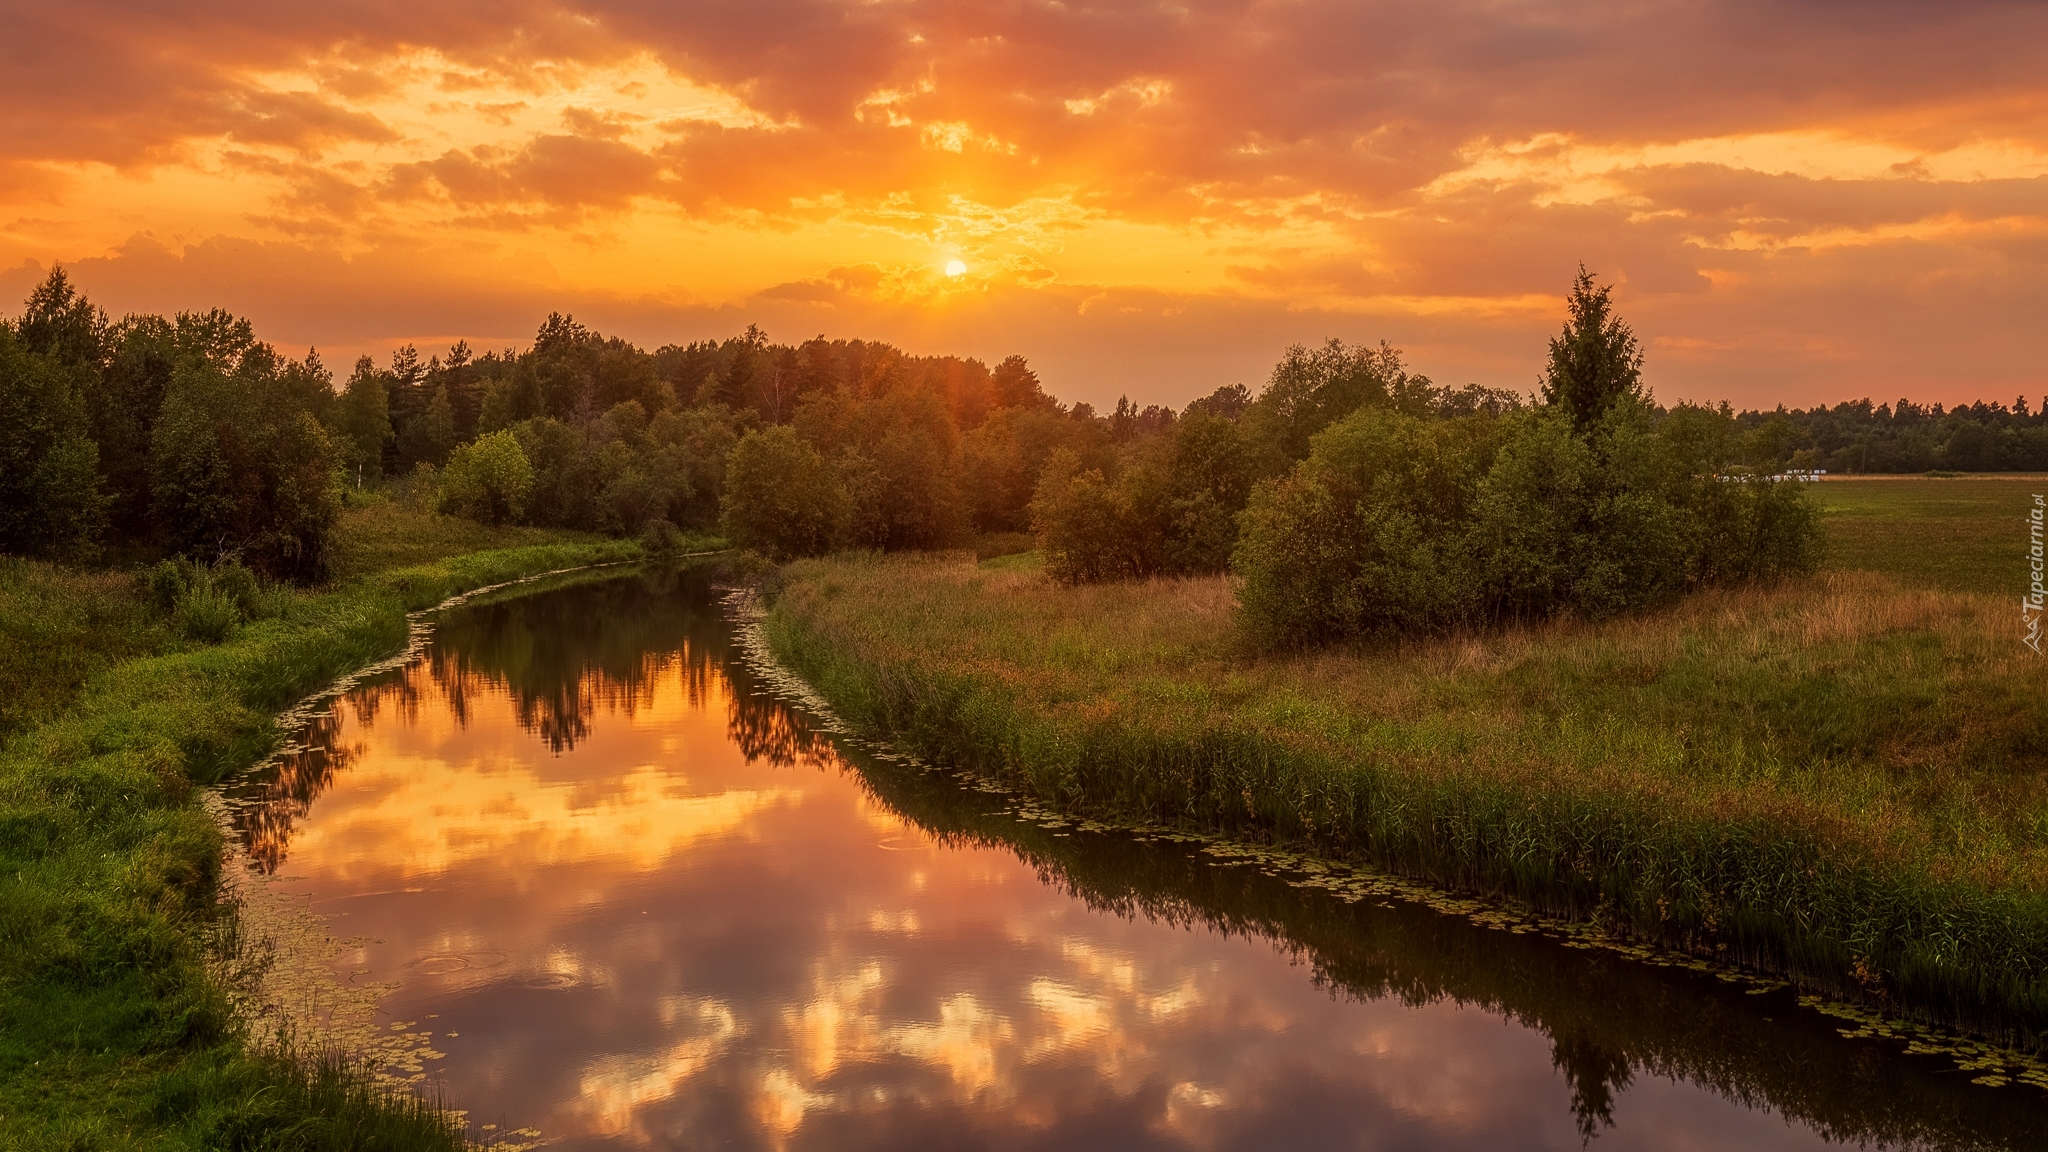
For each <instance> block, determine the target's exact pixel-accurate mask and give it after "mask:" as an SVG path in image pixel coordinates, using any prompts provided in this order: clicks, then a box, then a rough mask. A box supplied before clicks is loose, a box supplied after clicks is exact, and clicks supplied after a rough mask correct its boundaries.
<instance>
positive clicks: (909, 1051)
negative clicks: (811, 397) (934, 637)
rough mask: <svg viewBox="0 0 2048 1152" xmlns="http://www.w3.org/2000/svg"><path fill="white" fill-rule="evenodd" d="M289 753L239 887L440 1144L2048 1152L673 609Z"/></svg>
mask: <svg viewBox="0 0 2048 1152" xmlns="http://www.w3.org/2000/svg"><path fill="white" fill-rule="evenodd" d="M302 745H303V748H302V750H300V751H297V752H294V753H293V754H292V755H290V756H288V757H286V758H285V759H284V760H283V762H282V763H281V764H279V765H278V766H277V768H276V769H275V770H274V771H272V772H269V773H266V774H263V775H261V776H259V777H256V778H253V779H251V780H249V781H246V782H244V783H243V784H241V785H240V786H238V788H237V789H236V790H235V791H234V793H233V795H232V797H231V799H232V800H233V809H232V810H233V819H234V822H235V827H236V831H237V833H238V836H239V839H240V841H241V845H242V848H243V850H244V854H245V857H246V864H247V866H248V867H249V868H251V869H253V870H255V871H257V872H259V873H262V874H263V875H264V876H265V877H267V879H264V880H263V881H262V882H261V887H262V888H263V890H264V891H265V892H266V893H268V894H269V898H272V899H279V900H282V901H284V902H288V903H291V904H294V905H295V906H299V907H303V908H310V909H311V911H312V912H313V913H315V914H317V915H318V916H319V917H320V918H321V921H320V922H321V923H322V924H323V925H324V927H325V930H326V931H327V932H330V933H332V934H334V936H335V937H337V938H338V939H339V940H340V941H341V943H340V944H338V945H337V946H336V947H335V948H334V949H332V953H331V955H328V956H326V957H324V958H323V960H322V963H324V964H327V965H329V966H330V970H331V973H332V977H333V979H334V981H335V983H336V986H337V987H343V988H349V989H354V990H355V991H356V994H357V996H358V998H359V1002H360V1004H361V1005H362V1006H363V1007H364V1011H365V1012H366V1013H367V1014H368V1015H366V1017H365V1018H366V1019H368V1020H370V1024H369V1027H371V1028H373V1029H374V1030H375V1031H376V1032H377V1033H378V1034H379V1035H382V1036H387V1037H403V1038H404V1039H405V1041H406V1043H409V1044H410V1045H411V1048H410V1049H408V1051H409V1052H410V1053H411V1055H410V1056H406V1057H403V1058H395V1059H399V1062H400V1063H406V1062H407V1061H415V1062H416V1063H413V1064H409V1065H408V1066H412V1067H417V1068H418V1069H419V1072H418V1074H419V1075H422V1076H424V1077H425V1078H426V1080H427V1082H428V1083H429V1084H430V1085H431V1086H432V1087H433V1088H435V1089H438V1090H439V1091H441V1092H442V1093H444V1095H445V1097H446V1098H447V1099H448V1100H449V1102H450V1103H451V1104H453V1105H455V1106H457V1107H460V1108H462V1109H464V1110H466V1113H467V1118H468V1122H469V1123H470V1124H471V1126H472V1133H473V1134H474V1135H476V1136H478V1137H480V1138H489V1139H504V1140H507V1141H508V1142H513V1143H518V1142H526V1143H532V1142H534V1141H536V1140H538V1141H541V1142H544V1144H545V1146H547V1147H550V1148H656V1149H667V1148H770V1149H784V1148H788V1149H799V1148H801V1149H835V1150H837V1149H867V1148H877V1149H881V1148H891V1149H895V1148H918V1149H949V1148H961V1149H969V1148H973V1149H1014V1148H1060V1149H1134V1148H1197V1149H1238V1148H1245V1149H1251V1148H1261V1149H1263V1148H1288V1149H1320V1148H1347V1149H1349V1148H1359V1149H1365V1148H1371V1149H1397V1148H1398V1149H1488V1150H1497V1149H1551V1148H1555V1149H1576V1148H1581V1147H1585V1146H1587V1145H1588V1142H1589V1141H1590V1144H1591V1146H1592V1147H1595V1148H1600V1149H1636V1148H1643V1149H1704V1148H1745V1149H1752V1148H1753V1149H1792V1148H1820V1147H1823V1146H1829V1145H1831V1144H1832V1145H1839V1144H1842V1143H1848V1144H1851V1145H1855V1144H1865V1145H1870V1146H1885V1147H1928V1148H1942V1149H1948V1148H1998V1149H2008V1148H2009V1149H2021V1148H2041V1147H2044V1146H2048V1093H2043V1092H2041V1091H2040V1090H2038V1089H2034V1088H2031V1087H2026V1086H2021V1085H2013V1086H2009V1087H2005V1088H1987V1087H1981V1086H1979V1085H1976V1084H1973V1083H1971V1074H1970V1073H1968V1072H1965V1071H1961V1070H1958V1068H1957V1067H1956V1065H1955V1062H1954V1061H1953V1060H1951V1059H1948V1058H1945V1057H1942V1056H1927V1055H1919V1056H1913V1055H1906V1054H1905V1053H1904V1052H1903V1048H1902V1045H1900V1044H1898V1043H1897V1042H1895V1041H1885V1040H1875V1039H1845V1038H1843V1037H1842V1035H1841V1034H1840V1030H1841V1028H1842V1027H1843V1025H1842V1022H1841V1021H1838V1020H1832V1019H1830V1018H1828V1017H1825V1016H1823V1015H1821V1014H1819V1013H1817V1012H1814V1011H1811V1010H1807V1009H1802V1008H1800V1007H1799V1006H1798V1005H1797V1003H1796V999H1795V997H1794V996H1793V994H1792V993H1790V992H1789V991H1778V992H1768V993H1765V994H1761V995H1759V994H1753V993H1752V992H1748V991H1745V990H1744V989H1743V988H1741V987H1738V986H1731V985H1729V984H1726V983H1724V982H1722V981H1719V980H1716V979H1715V978H1713V977H1712V976H1710V975H1703V974H1700V973H1695V972H1688V971H1683V970H1670V969H1660V968H1653V967H1650V966H1647V965H1644V964H1641V963H1638V962H1634V961H1630V960H1628V959H1625V958H1622V957H1617V956H1613V955H1610V954H1606V953H1601V952H1597V951H1585V950H1577V949H1572V948H1568V947H1565V946H1564V945H1562V944H1560V943H1559V942H1557V941H1555V940H1551V939H1547V938H1543V937H1541V936H1527V935H1514V934H1511V933H1508V932H1504V931H1497V930H1490V929H1487V928H1484V927H1480V926H1477V925H1475V924H1473V923H1471V922H1470V921H1468V920H1466V919H1464V918H1460V917H1455V916H1446V915H1443V914H1441V913H1439V912H1435V911H1431V910H1429V909H1427V908H1423V907H1419V906H1416V905H1412V904H1405V903H1401V902H1397V901H1388V900H1383V899H1376V898H1375V899H1366V900H1362V901H1356V902H1346V901H1344V900H1342V899H1339V898H1338V896H1336V895H1334V894H1332V893H1330V892H1327V891H1323V890H1320V889H1317V888H1312V887H1299V886H1295V885H1294V884H1291V883H1290V882H1289V880H1288V878H1287V877H1286V876H1284V875H1273V874H1268V871H1266V870H1262V869H1261V868H1260V867H1259V866H1258V865H1257V864H1256V863H1250V864H1248V863H1245V862H1243V861H1239V860H1233V859H1229V858H1223V857H1218V856H1216V855H1214V854H1212V853H1205V852H1203V851H1201V850H1200V848H1199V846H1198V845H1190V844H1185V843H1179V842H1174V841H1171V840H1161V839H1158V838H1156V837H1142V836H1134V835H1132V834H1130V833H1127V832H1119V831H1091V830H1086V829H1082V828H1077V827H1073V826H1067V825H1061V824H1060V823H1059V822H1056V821H1046V820H1044V819H1042V818H1040V819H1032V818H1027V817H1021V816H1019V815H1017V814H1015V813H1014V812H1012V811H1011V810H1010V807H1011V805H1010V802H1009V801H1008V799H1007V798H1005V797H1003V796H1000V795H994V794H991V793H988V792H985V791H980V790H977V789H975V788H973V787H969V786H966V785H964V784H963V783H962V782H961V781H959V780H956V779H954V778H953V777H951V776H948V775H944V774H939V773H933V772H926V771H920V770H916V769H913V768H909V767H906V766H904V765H902V764H899V763H896V762H892V761H890V760H886V759H879V758H876V757H873V756H870V755H867V754H864V753H862V752H860V751H858V750H852V749H847V748H843V747H841V746H840V745H839V744H837V743H835V742H834V741H833V740H832V739H830V738H828V737H826V736H824V735H821V734H820V732H819V731H818V729H817V728H816V726H815V725H814V724H813V723H811V722H810V721H809V720H808V719H807V718H806V717H805V716H804V715H803V714H801V713H800V712H798V711H796V710H794V709H792V708H791V707H789V706H788V705H786V704H784V703H782V702H780V701H779V700H777V699H776V698H775V697H774V696H772V695H770V694H769V693H768V691H767V689H766V688H765V686H763V685H762V684H760V683H759V682H758V681H757V679H756V678H755V677H754V676H753V675H751V674H750V673H749V672H748V670H747V668H746V667H745V665H744V663H743V662H742V661H741V659H740V652H739V650H738V647H737V645H736V644H735V641H734V637H733V626H732V624H731V622H730V621H729V620H728V619H727V618H726V617H725V616H724V614H723V613H722V612H721V610H720V608H719V605H718V602H717V600H716V599H715V597H714V595H713V592H712V590H711V588H710V587H709V585H708V583H707V580H706V578H705V577H704V575H703V574H701V573H698V572H692V571H689V570H684V571H660V570H647V571H643V572H639V573H635V574H632V575H628V576H625V577H622V578H614V579H608V580H603V581H588V582H582V583H576V584H572V585H568V586H563V587H560V588H556V589H553V590H549V591H541V592H537V593H532V594H529V595H525V596H520V597H516V598H509V599H502V600H499V601H496V602H486V603H479V604H472V605H469V606H465V607H462V608H459V609H455V610H451V611H450V612H448V613H447V614H446V615H445V617H444V618H443V619H442V620H441V621H440V622H439V626H438V630H437V632H436V633H435V636H434V639H433V641H432V643H431V645H430V647H429V648H428V650H427V651H426V653H425V654H424V656H423V657H422V658H421V659H420V660H419V661H417V662H415V663H413V664H412V665H410V666H408V667H406V668H404V669H401V670H398V671H393V672H389V673H385V674H383V675H380V676H378V677H375V678H373V679H370V680H368V681H365V682H364V683H362V684H360V685H358V686H357V687H356V688H355V689H353V690H352V691H350V692H349V693H348V694H346V695H345V696H343V697H342V698H341V699H340V700H338V701H337V702H336V707H335V708H334V710H333V712H332V713H331V714H330V715H328V716H325V717H323V718H321V719H320V720H318V721H316V722H315V723H314V724H313V725H312V727H311V729H310V730H309V731H308V732H307V733H306V734H305V735H304V737H303V739H302ZM1047 824H1052V825H1053V826H1051V827H1048V826H1046V825H1047ZM486 1125H488V1127H486Z"/></svg>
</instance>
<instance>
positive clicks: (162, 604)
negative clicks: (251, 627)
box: [145, 556, 288, 644]
mask: <svg viewBox="0 0 2048 1152" xmlns="http://www.w3.org/2000/svg"><path fill="white" fill-rule="evenodd" d="M145 583H146V585H147V587H148V590H149V598H150V601H151V603H152V604H153V605H154V606H155V608H156V610H157V611H158V612H160V613H162V614H163V615H165V616H167V617H169V618H170V620H171V622H172V624H173V625H174V626H175V627H176V629H177V630H178V632H179V633H181V634H182V635H184V636H185V638H186V639H188V640H197V641H199V642H201V643H205V644H218V643H219V642H221V641H222V640H225V639H227V637H228V635H229V634H230V633H232V632H233V631H234V629H235V626H236V625H238V624H240V623H242V622H243V621H246V620H262V619H266V618H269V617H271V616H275V615H278V613H279V611H280V607H279V605H280V602H281V601H282V600H284V599H286V598H288V594H286V593H283V592H280V591H279V590H277V589H274V588H266V587H265V586H264V585H263V582H262V581H261V580H259V579H258V578H257V576H256V574H255V573H254V572H251V571H250V570H249V569H248V568H246V567H244V566H243V565H242V563H241V562H240V561H238V560H223V561H221V562H219V563H217V564H214V565H212V566H208V565H205V564H197V563H194V562H193V561H192V560H190V559H188V558H186V557H182V556H180V557H176V558H174V559H171V560H165V561H163V562H162V563H160V564H157V565H156V566H155V567H153V568H151V569H150V570H149V574H148V577H147V578H146V581H145Z"/></svg>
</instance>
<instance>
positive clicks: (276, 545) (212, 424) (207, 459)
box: [150, 314, 341, 581]
mask: <svg viewBox="0 0 2048 1152" xmlns="http://www.w3.org/2000/svg"><path fill="white" fill-rule="evenodd" d="M223 315H225V314H223ZM183 319H184V318H183V317H181V318H180V320H181V321H182V320H183ZM205 330H206V332H207V333H208V334H209V337H213V336H218V335H220V334H221V333H222V332H223V331H225V329H222V328H221V327H220V326H218V325H211V324H209V325H207V326H206V328H205ZM208 342H209V343H213V344H215V346H216V347H218V344H217V343H216V342H214V341H213V340H211V339H210V338H209V341H208ZM228 362H229V363H232V364H234V365H235V369H234V371H232V372H230V371H228V370H226V368H225V367H224V365H223V363H222V361H221V360H220V359H217V358H214V357H210V356H206V355H191V354H187V355H184V356H181V358H180V359H179V361H178V365H177V368H176V369H175V371H174V372H173V374H172V376H171V384H170V387H169V389H168V391H167V392H166V394H165V396H164V403H163V408H162V410H161V411H160V412H159V413H158V415H157V420H156V425H155V428H154V430H153V433H152V438H151V445H150V512H151V518H152V520H153V521H154V525H155V530H156V535H157V538H158V539H159V540H161V541H162V542H163V543H164V544H166V545H168V546H169V547H170V548H171V549H173V550H174V551H177V552H180V553H183V554H185V555H188V556H191V557H194V558H195V559H200V560H207V561H211V560H214V559H216V558H218V557H220V556H224V555H232V554H240V555H241V557H242V559H243V561H244V562H245V563H247V564H248V565H249V567H251V568H253V569H255V570H256V571H258V572H262V573H263V574H265V575H267V576H270V577H273V578H278V579H291V580H300V581H309V580H316V579H319V578H320V577H322V576H324V575H325V574H326V567H327V539H328V534H329V532H330V531H331V530H332V528H333V526H334V522H335V520H336V519H337V518H338V517H339V516H340V513H341V500H340V494H339V492H337V491H336V489H335V484H334V479H335V466H336V464H337V463H338V459H339V453H338V452H337V450H336V448H335V446H334V444H333V441H332V440H331V439H329V437H328V436H327V434H326V432H325V430H324V429H322V428H321V426H320V424H319V422H318V421H317V420H315V419H314V418H313V416H312V414H311V413H310V412H307V411H306V410H305V408H304V407H303V405H302V404H300V403H298V402H297V398H296V397H295V396H294V394H293V390H292V389H290V388H288V387H287V386H285V385H284V384H283V383H282V382H281V377H282V375H283V366H282V365H281V364H280V362H279V361H278V358H277V356H276V354H275V353H274V352H272V351H270V350H269V347H268V346H267V345H253V346H251V347H248V348H245V349H242V350H241V351H240V352H239V353H237V354H236V355H234V356H232V357H231V358H229V360H228Z"/></svg>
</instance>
